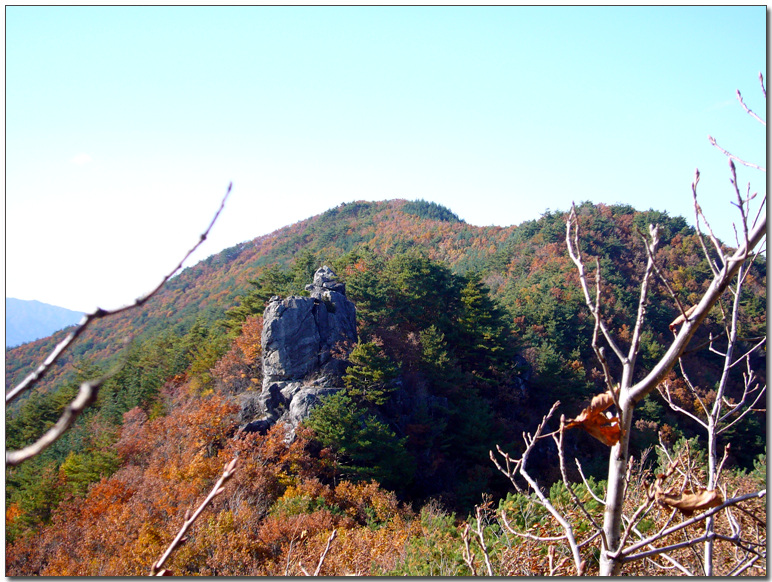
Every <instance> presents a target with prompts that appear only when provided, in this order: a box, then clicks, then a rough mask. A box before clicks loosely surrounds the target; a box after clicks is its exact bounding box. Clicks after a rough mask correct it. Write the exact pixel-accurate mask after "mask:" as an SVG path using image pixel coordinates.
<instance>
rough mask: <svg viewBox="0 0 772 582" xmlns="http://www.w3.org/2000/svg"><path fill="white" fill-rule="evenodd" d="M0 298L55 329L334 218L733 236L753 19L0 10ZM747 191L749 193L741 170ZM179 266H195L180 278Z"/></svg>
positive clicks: (480, 12)
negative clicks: (26, 302) (340, 213)
mask: <svg viewBox="0 0 772 582" xmlns="http://www.w3.org/2000/svg"><path fill="white" fill-rule="evenodd" d="M5 17H6V22H5V24H6V27H5V30H6V295H7V296H11V297H18V298H21V299H38V300H40V301H44V302H47V303H53V304H56V305H61V306H63V307H67V308H70V309H78V310H90V309H93V308H94V307H95V306H96V305H100V306H102V307H114V306H118V305H122V304H125V303H127V302H129V301H131V300H133V299H134V298H135V297H136V296H138V295H141V294H142V293H144V292H145V291H147V290H149V289H150V288H151V287H152V286H153V285H154V284H155V283H156V282H157V281H158V280H160V278H161V277H162V276H163V274H165V273H166V271H167V270H168V269H169V268H171V267H172V266H173V265H174V264H175V263H176V262H177V261H178V260H179V258H181V256H182V255H183V254H184V252H185V251H186V250H187V248H189V247H190V246H191V245H192V244H193V243H194V242H195V241H196V240H197V237H198V235H199V234H200V232H201V231H202V230H203V229H204V227H205V226H206V225H207V224H208V222H209V219H210V218H211V216H212V215H213V213H214V211H215V209H216V208H217V206H218V204H219V201H220V198H221V196H222V195H223V194H224V192H225V189H226V187H227V185H228V183H229V182H230V181H233V184H234V188H233V194H232V198H231V200H230V202H229V204H228V206H227V207H226V210H225V212H224V214H223V215H222V217H221V221H220V222H219V223H218V224H217V225H216V226H215V229H214V231H213V233H212V236H211V238H210V240H209V241H208V242H207V243H206V245H205V246H204V248H203V250H202V252H200V253H199V254H198V255H197V258H198V259H201V258H204V257H206V256H208V255H210V254H213V253H215V252H218V251H220V250H222V249H223V248H226V247H229V246H232V245H234V244H237V243H239V242H242V241H245V240H249V239H252V238H254V237H256V236H259V235H262V234H266V233H269V232H271V231H273V230H275V229H277V228H280V227H282V226H284V225H287V224H291V223H293V222H297V221H298V220H302V219H304V218H307V217H309V216H312V215H314V214H318V213H320V212H323V211H324V210H327V209H328V208H331V207H334V206H337V205H338V204H340V203H341V202H344V201H351V200H383V199H389V198H408V199H416V198H424V199H426V200H432V201H435V202H438V203H441V204H444V205H445V206H448V207H449V208H450V209H451V210H453V211H454V212H456V213H457V214H458V215H459V216H460V217H461V218H463V219H465V220H466V221H467V222H469V223H472V224H477V225H490V224H497V225H502V226H508V225H511V224H519V223H521V222H523V221H524V220H529V219H533V218H538V217H539V216H540V215H541V214H542V213H543V212H544V211H545V210H547V209H551V210H565V209H567V208H568V207H569V206H570V204H571V201H572V200H575V201H577V202H580V201H582V200H592V201H595V202H606V203H616V202H620V203H627V204H631V205H633V206H636V207H638V208H640V209H648V208H655V209H657V210H665V211H667V212H669V213H670V214H672V215H677V214H680V215H684V216H686V217H687V219H688V220H689V221H690V222H692V208H691V193H690V183H691V180H692V177H693V174H694V169H695V167H699V168H700V171H701V172H702V181H701V186H700V194H701V201H702V202H703V207H704V209H705V210H706V212H707V213H708V217H709V218H712V219H713V222H714V223H715V224H716V226H717V227H718V231H719V233H720V235H721V236H722V237H723V238H725V239H730V236H731V232H732V231H731V228H730V226H729V225H730V218H731V217H732V215H731V206H730V201H731V199H732V191H731V189H730V185H729V174H728V171H727V162H726V158H724V157H723V156H722V155H721V154H720V153H719V152H717V151H716V150H715V149H714V148H712V147H711V146H710V145H709V143H708V141H707V136H708V134H711V135H713V136H714V137H716V138H717V139H718V140H719V143H720V144H722V145H724V146H725V147H727V148H729V149H731V150H733V151H734V152H735V153H738V154H742V155H744V156H745V157H747V158H749V159H752V160H753V161H756V162H758V163H761V164H763V165H765V161H766V139H765V137H766V136H765V129H764V128H763V127H762V126H760V125H759V124H757V123H756V122H754V121H753V120H752V119H751V118H750V117H749V116H748V115H747V114H746V113H745V112H744V111H743V110H742V108H741V107H740V105H739V104H738V102H737V101H736V99H735V94H734V91H735V89H740V90H741V91H742V93H743V96H744V97H745V98H746V103H748V105H749V106H750V107H751V108H752V109H754V110H755V111H756V112H758V113H759V114H762V116H764V113H765V110H766V103H765V101H764V99H763V98H762V95H761V91H760V87H759V82H758V78H757V76H758V73H759V71H762V72H765V71H766V65H767V61H766V50H767V49H766V8H765V7H764V6H757V7H682V8H670V7H664V8H663V7H659V8H640V7H629V8H628V7H622V8H618V7H617V8H605V7H591V8H586V7H584V8H570V7H555V8H526V7H488V8H476V7H439V8H431V7H429V8H426V7H424V8H414V7H398V8H394V7H360V8H346V7H338V8H329V7H294V8H292V7H290V8H283V7H227V8H202V7H183V8H180V7H166V8H157V7H101V8H99V7H79V8H73V7H7V8H6V11H5ZM740 181H741V183H747V182H748V181H752V184H753V187H754V189H756V190H759V191H760V192H764V193H765V192H766V189H765V188H766V186H765V182H766V176H765V175H764V174H761V173H759V172H754V171H750V170H741V174H740ZM194 262H195V261H194Z"/></svg>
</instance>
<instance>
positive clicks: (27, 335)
mask: <svg viewBox="0 0 772 582" xmlns="http://www.w3.org/2000/svg"><path fill="white" fill-rule="evenodd" d="M82 317H83V314H82V313H80V312H78V311H71V310H70V309H65V308H64V307H57V306H56V305H49V304H47V303H41V302H40V301H26V300H24V299H14V298H12V297H6V298H5V346H6V347H13V346H18V345H21V344H23V343H26V342H31V341H34V340H36V339H40V338H43V337H48V336H49V335H51V334H52V333H54V332H56V331H59V330H60V329H63V328H65V327H67V326H69V325H74V324H76V323H78V322H79V321H80V320H81V318H82Z"/></svg>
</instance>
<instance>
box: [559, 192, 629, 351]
mask: <svg viewBox="0 0 772 582" xmlns="http://www.w3.org/2000/svg"><path fill="white" fill-rule="evenodd" d="M572 235H573V236H572ZM566 246H567V247H568V254H569V256H570V257H571V260H572V261H573V262H574V264H575V265H576V268H577V270H578V271H579V283H580V284H581V286H582V292H583V293H584V302H585V303H586V304H587V307H588V308H589V309H590V312H591V313H592V315H593V317H594V318H595V321H596V324H597V325H598V327H599V328H600V330H601V332H602V333H603V337H604V338H605V339H606V341H607V342H608V344H609V346H611V349H612V350H614V353H615V354H616V356H617V358H619V361H620V362H622V363H623V364H625V363H627V358H626V357H625V355H624V353H623V352H622V350H621V349H620V348H619V346H617V344H616V342H615V341H614V338H613V337H612V336H611V332H609V330H608V328H607V327H606V323H605V322H604V321H603V319H602V318H601V316H600V310H599V299H598V298H599V296H600V283H598V285H597V292H596V295H597V297H596V301H595V302H593V300H592V298H591V297H590V290H589V288H588V284H587V273H586V272H585V270H584V262H583V260H582V255H581V252H580V251H579V218H578V216H577V215H576V207H575V206H573V205H572V206H571V212H570V213H569V215H568V219H567V220H566ZM596 264H598V268H597V269H596V273H595V276H596V277H600V266H599V263H597V262H596Z"/></svg>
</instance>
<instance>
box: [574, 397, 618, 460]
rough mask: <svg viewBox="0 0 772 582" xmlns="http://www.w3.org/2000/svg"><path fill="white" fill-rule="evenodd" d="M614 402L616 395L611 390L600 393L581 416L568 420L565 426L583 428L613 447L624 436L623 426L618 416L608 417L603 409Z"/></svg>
mask: <svg viewBox="0 0 772 582" xmlns="http://www.w3.org/2000/svg"><path fill="white" fill-rule="evenodd" d="M612 404H614V397H613V396H612V395H611V393H610V392H605V393H603V394H598V395H597V396H595V397H594V398H593V399H592V401H591V402H590V405H589V406H588V407H587V408H585V409H584V410H582V412H580V413H579V416H577V417H576V418H574V419H571V420H568V421H566V423H565V425H564V426H565V428H575V427H579V428H582V429H584V430H586V431H587V432H588V433H590V434H591V435H592V436H593V437H595V438H596V439H598V440H599V441H600V442H602V443H603V444H604V445H606V446H609V447H613V446H614V445H615V444H617V443H618V442H619V438H620V437H621V436H622V428H621V427H620V426H619V418H618V417H616V416H611V417H608V416H606V415H605V414H603V411H604V410H606V409H607V408H608V407H609V406H611V405H612Z"/></svg>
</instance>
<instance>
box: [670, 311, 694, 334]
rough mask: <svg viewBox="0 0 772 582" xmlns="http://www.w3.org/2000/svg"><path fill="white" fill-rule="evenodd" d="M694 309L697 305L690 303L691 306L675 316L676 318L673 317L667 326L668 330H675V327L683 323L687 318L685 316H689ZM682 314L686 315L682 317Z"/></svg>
mask: <svg viewBox="0 0 772 582" xmlns="http://www.w3.org/2000/svg"><path fill="white" fill-rule="evenodd" d="M695 309H697V306H696V305H692V306H691V307H690V308H689V309H687V310H686V311H685V312H684V313H682V314H681V315H679V316H678V317H676V318H675V319H674V320H673V321H672V322H671V323H670V325H669V326H668V327H669V328H670V331H675V328H676V327H678V326H679V325H681V324H682V323H684V322H685V321H686V319H687V318H688V317H689V316H690V315H691V314H692V313H694V310H695ZM684 315H685V316H686V317H684Z"/></svg>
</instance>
